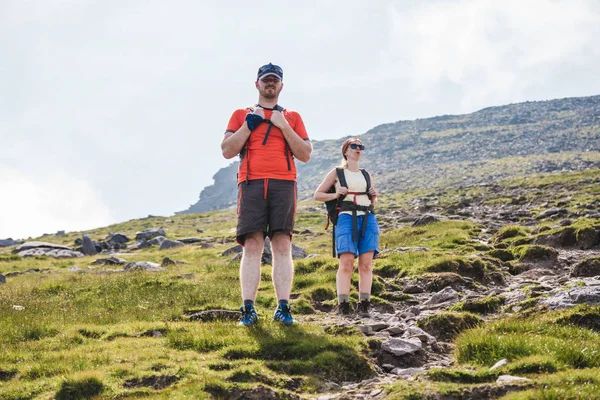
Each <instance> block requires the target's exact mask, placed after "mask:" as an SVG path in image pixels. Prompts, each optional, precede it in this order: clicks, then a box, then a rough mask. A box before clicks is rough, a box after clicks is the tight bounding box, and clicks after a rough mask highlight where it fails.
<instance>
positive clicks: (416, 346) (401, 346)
mask: <svg viewBox="0 0 600 400" xmlns="http://www.w3.org/2000/svg"><path fill="white" fill-rule="evenodd" d="M422 347H423V343H422V342H421V340H419V339H402V338H398V337H393V338H391V339H388V340H387V341H385V342H383V343H382V344H381V349H382V350H384V351H387V352H388V353H391V354H393V355H395V356H403V355H405V354H412V353H415V352H417V351H419V350H421V348H422Z"/></svg>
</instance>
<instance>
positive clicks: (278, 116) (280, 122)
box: [271, 110, 290, 130]
mask: <svg viewBox="0 0 600 400" xmlns="http://www.w3.org/2000/svg"><path fill="white" fill-rule="evenodd" d="M271 122H272V123H273V125H275V126H276V127H278V128H279V129H281V130H283V129H284V128H285V127H287V126H289V125H290V124H289V123H288V122H287V120H286V119H285V117H284V116H283V114H282V113H281V111H277V110H274V111H273V114H271Z"/></svg>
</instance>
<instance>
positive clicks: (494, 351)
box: [0, 169, 600, 400]
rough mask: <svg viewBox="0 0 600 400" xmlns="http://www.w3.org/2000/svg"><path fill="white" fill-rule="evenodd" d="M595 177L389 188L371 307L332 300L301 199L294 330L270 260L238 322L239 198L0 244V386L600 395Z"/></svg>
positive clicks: (59, 394) (326, 248)
mask: <svg viewBox="0 0 600 400" xmlns="http://www.w3.org/2000/svg"><path fill="white" fill-rule="evenodd" d="M599 194H600V170H598V169H589V170H585V171H581V172H572V173H566V172H565V173H549V174H542V175H530V176H527V177H525V178H515V179H510V180H504V181H498V182H495V183H493V184H490V183H478V184H470V185H462V186H460V187H445V188H435V189H428V190H424V189H419V190H414V191H410V192H401V193H394V194H389V195H387V196H383V197H382V199H381V202H380V207H379V208H378V218H379V220H380V222H381V227H382V237H381V247H382V253H381V257H379V258H378V259H377V260H375V263H374V275H375V281H374V285H373V303H374V306H375V307H374V308H375V310H374V312H373V313H372V314H371V316H370V317H369V318H365V317H359V316H358V315H354V314H353V315H352V316H350V317H349V318H344V317H340V316H338V315H337V314H335V312H334V307H335V272H336V268H337V263H336V260H335V259H332V258H331V257H330V255H329V252H330V236H329V234H330V233H329V232H328V231H324V230H323V227H324V226H325V218H324V212H323V208H322V206H321V205H318V204H316V203H314V202H312V201H306V202H303V203H301V205H300V209H299V213H298V218H297V233H296V235H295V239H294V243H295V245H296V246H297V248H295V254H296V256H295V257H296V260H295V267H296V277H295V281H294V287H293V300H292V307H293V310H294V313H295V315H296V316H297V317H298V319H299V320H300V322H301V323H300V324H299V325H297V326H295V327H292V328H291V329H285V328H282V327H280V326H277V325H276V324H274V323H272V322H271V321H270V317H271V313H272V310H273V308H274V306H275V298H274V293H273V290H272V285H271V283H270V267H269V265H268V264H267V265H265V266H264V267H263V271H262V272H263V274H262V275H263V276H262V278H263V279H262V283H261V286H260V289H259V300H258V307H259V313H260V316H261V324H260V326H259V327H258V328H257V329H253V330H246V329H242V328H240V327H238V326H236V321H235V319H236V318H237V313H236V310H237V308H238V307H239V296H240V293H239V287H238V281H237V274H238V268H239V255H238V254H239V248H237V247H236V246H235V243H234V235H235V233H234V226H235V216H234V212H233V211H231V210H229V211H218V212H211V213H204V214H187V215H178V216H175V217H168V218H163V217H152V218H146V219H140V220H134V221H129V222H125V223H123V224H118V225H113V226H109V227H104V228H98V229H95V230H91V231H87V232H85V236H84V235H83V234H84V233H83V232H72V233H66V234H64V235H63V234H61V235H59V236H56V235H46V236H44V237H41V238H36V239H35V242H37V243H17V244H15V243H13V244H10V245H8V246H7V247H1V248H0V321H2V324H0V398H3V399H30V398H31V399H36V398H58V399H67V398H76V397H77V396H79V397H80V398H91V397H93V396H97V397H96V398H121V399H129V398H131V399H133V398H169V399H183V398H207V399H209V398H232V399H242V398H257V399H258V398H261V399H262V398H270V399H297V398H321V399H323V400H324V399H356V398H363V399H383V398H388V399H439V398H444V399H465V398H468V399H497V398H505V399H515V398H520V399H548V398H577V396H579V397H580V398H586V399H588V398H589V399H598V398H600V397H599V396H598V393H600V381H599V379H598V376H600V374H599V372H600V357H599V355H598V352H597V351H595V349H596V348H597V342H598V330H599V329H600V328H599V325H598V320H599V318H600V219H599V213H600V203H599V202H598V198H599V197H598V196H599ZM31 250H36V251H34V252H31ZM267 250H268V249H267ZM95 252H99V253H98V254H94V253H95ZM264 261H265V262H268V261H269V253H268V251H266V252H265V254H264ZM353 282H354V285H356V283H357V282H356V277H355V279H354V280H353ZM351 300H352V303H353V304H355V303H356V301H357V293H356V287H354V288H353V291H352V293H351ZM572 382H578V383H580V384H579V385H578V386H575V385H573V384H572Z"/></svg>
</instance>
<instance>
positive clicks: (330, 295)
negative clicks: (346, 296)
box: [310, 287, 336, 302]
mask: <svg viewBox="0 0 600 400" xmlns="http://www.w3.org/2000/svg"><path fill="white" fill-rule="evenodd" d="M310 298H311V300H312V301H318V302H321V301H326V300H333V299H335V298H336V294H335V292H334V291H333V289H332V288H330V287H318V288H315V289H313V290H312V291H311V292H310Z"/></svg>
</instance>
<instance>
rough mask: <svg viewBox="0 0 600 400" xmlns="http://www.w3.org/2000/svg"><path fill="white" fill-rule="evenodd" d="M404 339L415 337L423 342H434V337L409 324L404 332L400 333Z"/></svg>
mask: <svg viewBox="0 0 600 400" xmlns="http://www.w3.org/2000/svg"><path fill="white" fill-rule="evenodd" d="M402 338H404V339H412V338H417V339H419V340H420V341H421V342H423V343H434V342H436V339H435V337H433V336H431V335H430V334H429V333H427V332H425V331H424V330H423V329H421V328H419V327H417V326H409V327H408V329H407V330H406V332H404V334H403V335H402Z"/></svg>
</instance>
